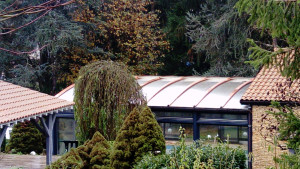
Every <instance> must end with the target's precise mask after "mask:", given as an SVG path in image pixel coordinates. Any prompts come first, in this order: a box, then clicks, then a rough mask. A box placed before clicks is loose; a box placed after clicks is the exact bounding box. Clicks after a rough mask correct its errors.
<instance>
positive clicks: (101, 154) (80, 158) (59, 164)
mask: <svg viewBox="0 0 300 169" xmlns="http://www.w3.org/2000/svg"><path fill="white" fill-rule="evenodd" d="M109 164H110V145H109V143H108V142H107V141H106V139H105V138H104V137H103V136H102V135H101V134H100V133H99V132H96V133H95V134H94V136H93V138H92V139H91V140H87V141H86V142H85V143H84V144H83V145H81V146H79V147H77V148H76V149H75V148H72V149H71V150H70V152H68V153H66V154H64V155H63V156H62V157H61V158H60V159H58V160H57V161H56V162H54V163H52V164H51V165H50V166H48V167H47V168H48V169H60V168H91V169H109V168H110V167H109Z"/></svg>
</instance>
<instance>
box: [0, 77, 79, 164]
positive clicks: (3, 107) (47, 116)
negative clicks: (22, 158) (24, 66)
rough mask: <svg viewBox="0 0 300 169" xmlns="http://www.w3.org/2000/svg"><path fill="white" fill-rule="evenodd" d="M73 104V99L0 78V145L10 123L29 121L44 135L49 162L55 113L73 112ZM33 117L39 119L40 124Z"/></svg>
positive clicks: (50, 159)
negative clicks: (45, 92) (55, 95)
mask: <svg viewBox="0 0 300 169" xmlns="http://www.w3.org/2000/svg"><path fill="white" fill-rule="evenodd" d="M73 105H74V103H73V102H69V101H66V100H63V99H59V98H57V97H54V96H50V95H47V94H44V93H41V92H38V91H34V90H31V89H28V88H25V87H21V86H18V85H14V84H12V83H8V82H5V81H2V80H0V146H1V144H2V142H3V139H4V136H5V132H6V130H7V128H8V127H9V126H13V125H14V124H17V123H18V122H24V121H31V122H32V123H34V124H35V125H36V126H37V128H38V129H39V130H40V131H41V132H42V133H43V134H44V135H45V136H46V154H47V158H46V164H47V165H49V164H51V162H52V154H53V128H54V124H55V120H56V116H57V114H59V113H62V112H66V111H68V112H70V110H71V111H72V110H73ZM36 119H40V121H41V125H39V124H38V123H37V121H36Z"/></svg>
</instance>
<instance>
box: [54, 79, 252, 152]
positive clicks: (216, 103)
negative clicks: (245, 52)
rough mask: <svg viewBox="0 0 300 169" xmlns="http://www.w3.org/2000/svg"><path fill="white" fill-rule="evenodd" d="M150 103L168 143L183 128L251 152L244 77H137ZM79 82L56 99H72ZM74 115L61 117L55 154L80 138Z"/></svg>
mask: <svg viewBox="0 0 300 169" xmlns="http://www.w3.org/2000/svg"><path fill="white" fill-rule="evenodd" d="M136 80H137V82H138V83H139V84H140V86H141V87H142V92H143V94H144V96H145V97H146V99H147V104H148V106H149V107H150V108H151V109H152V111H153V113H154V114H155V116H156V119H157V122H158V123H159V125H160V126H161V128H162V131H163V134H164V136H165V139H166V143H167V145H173V144H175V143H176V142H177V141H178V140H179V138H178V137H179V128H180V126H181V127H183V128H184V129H185V134H186V141H187V142H192V141H193V140H198V139H201V140H204V141H205V142H207V143H211V144H214V143H215V142H216V140H218V141H224V142H225V141H226V142H227V141H228V142H229V144H230V146H241V147H242V148H244V149H245V151H251V144H252V143H251V141H250V140H252V139H251V135H252V133H251V131H252V129H251V112H250V107H249V106H248V105H242V104H241V103H240V99H241V97H242V95H243V94H244V92H245V91H246V89H247V88H248V87H249V85H250V83H251V82H252V79H251V78H242V77H233V78H225V77H199V76H188V77H186V76H185V77H178V76H137V77H136ZM73 93H74V85H71V86H69V87H68V88H66V89H64V90H63V91H61V92H60V93H59V94H57V97H59V98H61V99H65V100H68V101H73ZM73 117H74V116H73V113H72V112H69V113H64V114H60V116H58V120H57V124H56V133H57V134H56V135H55V140H56V143H55V150H54V152H56V153H63V152H64V151H65V149H66V148H68V147H66V146H68V145H66V141H67V140H75V134H74V133H75V132H74V126H75V122H74V118H73Z"/></svg>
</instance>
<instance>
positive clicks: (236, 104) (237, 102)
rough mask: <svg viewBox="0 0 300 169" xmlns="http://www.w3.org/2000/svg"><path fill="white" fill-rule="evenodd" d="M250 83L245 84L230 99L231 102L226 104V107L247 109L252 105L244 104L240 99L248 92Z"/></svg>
mask: <svg viewBox="0 0 300 169" xmlns="http://www.w3.org/2000/svg"><path fill="white" fill-rule="evenodd" d="M249 86H250V84H248V85H246V86H244V87H243V88H242V89H240V90H239V91H238V92H237V93H236V94H235V95H234V96H233V97H232V98H231V99H230V100H229V102H228V103H227V104H226V105H225V106H224V108H226V109H247V108H249V107H250V106H248V105H242V104H241V103H240V100H241V98H242V96H243V94H244V93H245V92H246V90H247V89H248V87H249Z"/></svg>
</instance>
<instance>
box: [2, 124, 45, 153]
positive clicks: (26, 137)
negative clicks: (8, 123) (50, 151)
mask: <svg viewBox="0 0 300 169" xmlns="http://www.w3.org/2000/svg"><path fill="white" fill-rule="evenodd" d="M44 142H45V138H44V137H43V135H42V133H40V131H39V130H38V129H37V128H36V127H35V126H34V125H33V124H32V123H31V122H29V121H28V122H24V123H18V124H16V125H15V126H14V127H13V130H12V132H11V138H10V141H9V144H8V146H9V149H10V150H11V149H15V150H16V152H21V153H23V154H29V153H30V152H31V151H35V152H36V153H38V154H40V153H42V151H43V145H44Z"/></svg>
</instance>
